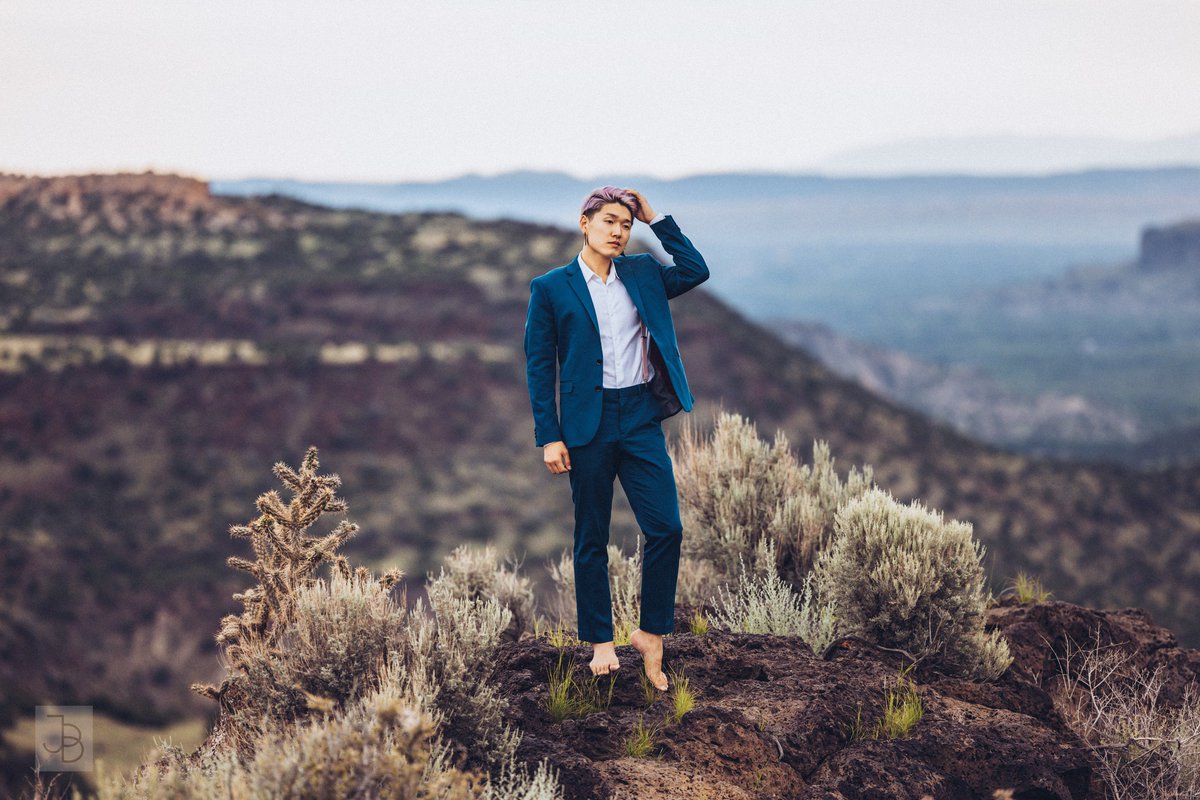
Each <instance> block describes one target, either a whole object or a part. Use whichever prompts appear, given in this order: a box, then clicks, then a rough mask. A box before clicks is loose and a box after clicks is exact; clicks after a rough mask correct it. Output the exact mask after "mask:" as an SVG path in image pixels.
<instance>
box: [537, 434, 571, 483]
mask: <svg viewBox="0 0 1200 800" xmlns="http://www.w3.org/2000/svg"><path fill="white" fill-rule="evenodd" d="M542 460H543V461H545V462H546V469H548V470H550V471H551V472H552V473H554V474H555V475H561V474H563V473H564V472H566V471H567V470H569V469H570V468H571V456H570V454H569V453H568V452H567V446H566V445H565V444H564V443H562V442H551V443H550V444H547V445H543V446H542Z"/></svg>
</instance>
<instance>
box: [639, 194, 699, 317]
mask: <svg viewBox="0 0 1200 800" xmlns="http://www.w3.org/2000/svg"><path fill="white" fill-rule="evenodd" d="M650 230H652V231H654V235H655V236H657V237H658V241H659V242H661V243H662V246H663V249H664V250H666V251H667V252H668V253H670V254H671V258H672V259H673V260H674V261H675V264H674V266H670V267H666V266H663V265H662V264H659V265H658V266H659V268H660V269H661V271H662V280H663V285H664V286H666V289H667V299H670V298H672V297H678V296H679V295H681V294H683V293H684V292H686V291H687V290H689V289H694V288H695V287H697V286H699V285H700V284H702V283H704V282H705V281H706V280H708V265H707V264H705V263H704V256H702V255H700V251H699V250H697V249H696V247H695V246H694V245H693V244H692V242H691V240H690V239H688V238H687V237H686V236H684V235H683V231H681V230H679V225H677V224H676V222H675V218H674V217H672V216H671V215H670V214H668V215H666V216H665V217H663V218H662V219H661V220H659V221H658V222H656V223H654V224H653V225H651V226H650ZM656 261H657V259H656Z"/></svg>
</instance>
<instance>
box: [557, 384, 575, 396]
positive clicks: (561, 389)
mask: <svg viewBox="0 0 1200 800" xmlns="http://www.w3.org/2000/svg"><path fill="white" fill-rule="evenodd" d="M574 389H575V381H560V382H559V384H558V393H559V394H569V393H570V392H571V391H573V390H574Z"/></svg>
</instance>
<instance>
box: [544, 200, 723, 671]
mask: <svg viewBox="0 0 1200 800" xmlns="http://www.w3.org/2000/svg"><path fill="white" fill-rule="evenodd" d="M635 219H636V220H640V221H641V222H644V223H646V224H648V225H649V226H650V230H651V231H653V232H654V234H655V236H657V237H658V240H659V241H660V242H661V243H662V245H663V248H664V249H665V250H666V251H667V252H668V253H670V255H671V257H672V258H673V259H674V262H675V263H674V265H673V266H669V267H667V266H663V265H662V264H660V263H659V262H658V261H657V260H656V259H655V258H654V256H652V255H650V254H647V253H643V254H640V255H633V256H626V255H623V253H624V251H625V245H626V244H627V243H628V242H629V236H630V232H631V231H632V229H633V222H634V220H635ZM579 229H580V230H581V231H582V232H583V239H584V244H583V248H582V249H581V250H580V251H579V255H578V256H576V257H575V258H574V259H573V260H572V261H571V262H570V263H568V264H565V265H563V266H561V267H557V268H555V269H552V270H550V271H549V272H547V273H545V274H544V275H540V276H538V277H537V278H534V279H533V281H532V282H531V283H530V297H529V313H528V316H527V317H526V320H525V357H526V378H527V380H528V383H529V399H530V403H531V405H532V407H533V422H534V442H535V444H536V445H538V446H540V447H541V448H542V459H543V462H544V463H545V465H546V469H547V470H549V471H550V473H551V474H554V475H561V474H563V473H566V474H567V475H568V476H569V477H570V483H571V499H572V501H573V502H574V504H575V534H574V563H575V600H576V608H577V610H578V622H579V638H580V639H582V640H584V641H587V642H592V649H593V657H592V662H591V670H592V673H593V674H596V675H607V674H609V673H610V672H611V671H613V670H615V669H617V668H618V667H619V666H620V663H619V661H618V659H617V653H616V648H615V647H614V642H613V623H612V597H611V594H610V591H609V585H608V532H609V531H608V528H609V519H610V517H611V514H612V499H613V481H614V480H615V479H618V478H619V479H620V481H621V487H622V488H623V489H624V490H625V494H626V496H627V497H628V498H629V504H630V506H631V507H632V509H633V513H634V516H635V517H636V518H637V522H638V527H639V528H641V531H642V534H643V535H644V536H645V545H644V547H643V561H642V587H641V588H642V608H641V619H640V620H639V627H638V629H637V630H635V631H633V633H632V634H630V643H631V644H632V645H633V646H634V648H636V649H637V651H638V652H639V653H641V654H642V660H643V662H644V665H645V670H646V676H647V677H648V678H649V679H650V681H651V682H652V683H653V684H654V685H655V686H657V687H658V688H659V689H662V690H665V689H666V688H667V677H666V675H664V674H663V672H662V658H663V644H662V637H663V634H666V633H670V632H671V631H673V630H674V627H675V585H676V579H677V576H678V573H679V545H680V541H681V540H682V538H683V525H682V523H681V522H680V518H679V498H678V494H677V493H676V489H675V473H674V470H673V468H672V465H671V459H670V456H669V455H668V454H667V446H666V439H665V437H664V436H663V432H662V421H663V420H664V419H666V418H667V417H670V416H673V415H675V414H677V413H678V412H679V411H691V410H692V405H693V398H692V394H691V391H690V390H689V389H688V385H687V376H686V375H685V374H684V371H683V362H682V360H681V359H680V357H679V346H678V343H677V341H676V338H675V325H674V322H673V321H672V319H671V309H670V306H669V305H668V300H670V299H671V298H673V297H678V296H679V295H681V294H683V293H684V292H686V291H688V290H689V289H692V288H694V287H696V286H699V285H700V284H701V283H703V282H704V281H705V280H707V279H708V266H707V265H706V264H705V263H704V258H703V257H702V256H701V255H700V253H699V252H698V251H697V250H696V248H695V247H694V246H692V243H691V242H690V241H689V240H688V238H687V237H686V236H684V235H683V233H682V232H681V231H680V230H679V226H678V225H676V224H675V220H674V219H673V218H671V217H670V216H664V215H662V214H655V213H654V210H653V209H652V208H651V207H650V204H649V203H648V202H647V201H646V198H645V197H643V196H642V195H641V193H640V192H637V191H635V190H633V189H620V188H617V187H615V186H605V187H603V188H600V189H596V190H595V191H593V192H592V193H591V194H589V195H588V196H587V198H586V199H585V200H584V202H583V207H582V209H581V210H580V216H579ZM556 370H557V373H558V374H557V385H558V409H557V411H556V407H555V400H554V389H555V383H556Z"/></svg>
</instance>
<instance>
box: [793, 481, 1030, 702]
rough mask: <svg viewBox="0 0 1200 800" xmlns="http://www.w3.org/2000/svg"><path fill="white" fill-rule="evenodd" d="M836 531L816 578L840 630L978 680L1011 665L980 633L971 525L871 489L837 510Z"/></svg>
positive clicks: (976, 549) (980, 599) (1004, 648)
mask: <svg viewBox="0 0 1200 800" xmlns="http://www.w3.org/2000/svg"><path fill="white" fill-rule="evenodd" d="M835 528H836V535H835V537H834V539H833V541H832V542H831V543H830V545H829V547H827V548H826V549H825V550H824V551H822V553H821V555H820V556H819V557H818V559H817V564H816V566H815V567H814V568H813V575H814V582H815V584H816V588H817V594H818V596H819V597H820V598H821V601H822V602H823V603H829V604H830V605H831V606H832V609H833V614H834V617H835V618H836V620H837V628H838V634H839V635H844V634H854V635H858V636H861V637H863V638H864V639H867V640H869V641H872V642H875V643H876V644H879V645H883V646H887V647H895V648H900V649H903V650H905V651H907V652H908V653H909V654H910V655H912V656H913V657H914V658H915V659H917V660H925V659H928V660H929V661H931V662H934V663H936V664H938V665H939V666H941V667H944V668H947V669H949V670H950V671H952V672H956V673H960V674H973V675H975V676H977V677H981V678H984V679H991V678H995V677H997V676H999V674H1000V673H1001V672H1003V671H1004V670H1005V669H1007V668H1008V665H1009V664H1010V663H1011V662H1012V656H1011V655H1010V653H1009V649H1008V644H1007V642H1005V641H1004V639H1003V637H1002V636H1001V635H1000V633H999V632H998V631H992V632H991V633H987V632H985V631H984V617H985V611H986V603H987V593H986V590H985V586H984V574H983V566H982V563H981V560H982V558H983V554H984V547H983V545H982V544H981V543H979V542H978V541H976V540H975V539H974V538H973V537H972V535H971V531H972V528H971V524H970V523H968V522H960V521H957V520H951V521H945V520H944V519H943V518H942V515H941V513H940V512H935V511H930V510H927V509H926V508H924V507H923V506H922V505H920V503H919V502H918V501H915V500H914V501H913V502H912V503H911V504H910V505H907V506H904V505H901V504H899V503H897V502H896V501H895V500H894V499H893V498H892V496H891V495H890V494H889V493H887V492H885V491H883V490H882V489H872V490H870V491H869V492H867V493H866V494H864V495H863V496H862V497H860V498H857V499H855V500H852V501H850V502H849V503H847V504H846V506H845V507H844V508H842V509H841V510H840V511H839V512H838V513H837V518H836V522H835Z"/></svg>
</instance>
